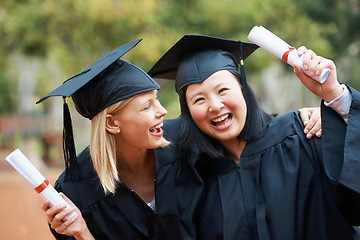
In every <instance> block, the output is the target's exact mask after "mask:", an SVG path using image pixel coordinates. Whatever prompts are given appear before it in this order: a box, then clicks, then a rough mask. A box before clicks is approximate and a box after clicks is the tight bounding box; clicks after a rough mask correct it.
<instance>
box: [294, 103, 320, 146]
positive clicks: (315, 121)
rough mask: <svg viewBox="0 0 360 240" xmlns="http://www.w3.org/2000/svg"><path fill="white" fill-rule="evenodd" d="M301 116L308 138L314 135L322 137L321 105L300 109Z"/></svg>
mask: <svg viewBox="0 0 360 240" xmlns="http://www.w3.org/2000/svg"><path fill="white" fill-rule="evenodd" d="M299 111H300V116H301V119H302V121H303V123H304V125H305V129H304V133H305V134H306V137H307V138H308V139H310V138H312V137H313V136H314V135H315V136H317V137H321V135H322V129H321V114H320V107H317V108H303V109H300V110H299Z"/></svg>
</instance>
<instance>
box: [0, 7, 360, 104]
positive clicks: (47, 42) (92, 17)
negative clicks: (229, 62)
mask: <svg viewBox="0 0 360 240" xmlns="http://www.w3.org/2000/svg"><path fill="white" fill-rule="evenodd" d="M359 12H360V11H359V6H358V5H356V1H350V0H349V1H335V0H317V1H313V0H302V1H299V0H297V1H296V0H252V1H248V0H247V1H245V0H221V1H208V0H182V1H177V0H146V1H143V0H131V1H130V0H128V1H117V0H102V1H98V0H79V1H73V0H61V1H55V0H48V1H41V0H21V1H20V0H17V1H16V0H12V1H2V2H1V3H0V54H1V55H2V56H5V57H3V58H1V59H0V71H1V70H2V71H6V70H7V69H6V68H5V66H6V63H7V61H11V59H10V58H8V57H6V56H9V55H10V54H11V53H12V52H13V51H19V50H20V51H21V52H22V53H24V54H25V55H30V56H42V57H43V58H44V59H50V60H51V61H54V62H56V64H58V65H59V66H60V68H61V69H62V72H63V74H64V76H65V79H63V80H66V78H68V77H71V76H73V75H75V74H77V73H78V72H79V71H81V70H83V69H84V68H85V67H87V66H89V65H90V64H91V63H93V62H94V61H96V60H97V59H98V58H100V57H101V55H102V54H103V53H104V52H106V51H111V50H112V49H114V48H116V47H118V46H120V45H122V44H124V43H127V42H130V41H133V40H135V39H138V38H143V41H142V42H141V43H140V44H139V45H138V46H137V47H136V49H134V50H133V51H131V52H129V53H128V54H126V55H125V56H124V59H125V60H128V61H130V62H132V63H134V64H136V65H138V66H140V67H142V68H143V69H144V70H145V71H147V70H149V69H150V68H151V66H152V65H153V64H154V61H155V60H156V59H158V58H159V57H160V56H161V55H162V54H163V53H164V52H165V51H166V50H167V49H168V48H169V47H170V46H171V45H173V44H174V43H175V42H176V41H177V40H178V39H179V38H180V37H181V36H183V35H184V34H187V33H192V34H204V35H212V36H217V37H223V38H231V39H238V40H242V41H248V40H247V34H248V32H249V31H250V29H251V28H252V27H253V26H255V25H263V26H265V27H267V28H268V29H270V30H271V31H273V32H274V33H275V34H278V35H279V36H280V37H282V38H283V39H284V40H285V41H287V42H288V43H289V44H291V45H293V46H295V47H299V46H301V45H305V46H307V47H308V48H312V49H316V52H317V53H318V54H320V55H323V56H325V57H327V58H331V59H335V60H336V59H337V58H339V56H341V55H342V54H344V55H346V54H347V53H348V50H347V47H348V46H349V45H351V43H352V42H353V41H354V39H356V38H358V37H359V34H360V29H359V24H358V22H359V20H360V17H359ZM358 59H359V57H358V55H357V56H355V58H354V61H353V62H358V61H359V60H358ZM273 61H278V59H276V58H275V57H274V56H272V55H271V54H268V53H267V52H265V51H264V50H261V49H260V50H257V51H256V52H255V53H254V54H253V55H252V56H251V57H250V58H249V59H247V60H246V61H245V63H246V68H247V72H248V73H251V72H258V71H259V70H261V69H263V68H266V67H267V66H268V65H269V64H270V63H272V62H273ZM46 71H47V72H46ZM354 72H356V71H354ZM53 74H54V73H52V72H51V70H49V69H44V70H42V73H41V74H39V79H37V80H38V84H39V88H38V89H37V94H38V95H39V96H37V97H36V98H39V97H41V96H42V94H44V92H46V91H48V90H50V89H51V88H52V87H53V84H50V83H51V81H55V80H54V78H53ZM4 76H5V75H4ZM349 78H350V79H352V78H355V77H354V76H350V77H349ZM55 79H56V78H55ZM0 81H1V83H0V84H2V86H5V82H6V81H10V79H6V78H4V77H3V78H1V80H0ZM168 84H171V83H167V82H166V81H165V82H162V88H163V89H166V88H167V85H168ZM5 87H6V86H5ZM5 87H4V88H3V87H1V89H5ZM1 91H2V92H1V97H3V96H2V95H4V96H6V93H4V92H3V90H1ZM165 95H166V94H165ZM4 98H6V99H10V98H8V97H4ZM176 101H177V96H176V95H175V96H173V95H169V96H166V97H164V99H163V100H162V102H163V103H164V105H167V104H169V106H172V105H171V104H174V102H176Z"/></svg>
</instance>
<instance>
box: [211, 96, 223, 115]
mask: <svg viewBox="0 0 360 240" xmlns="http://www.w3.org/2000/svg"><path fill="white" fill-rule="evenodd" d="M223 107H224V104H223V103H222V101H221V99H219V98H213V99H211V101H210V104H209V112H220V110H221V108H223Z"/></svg>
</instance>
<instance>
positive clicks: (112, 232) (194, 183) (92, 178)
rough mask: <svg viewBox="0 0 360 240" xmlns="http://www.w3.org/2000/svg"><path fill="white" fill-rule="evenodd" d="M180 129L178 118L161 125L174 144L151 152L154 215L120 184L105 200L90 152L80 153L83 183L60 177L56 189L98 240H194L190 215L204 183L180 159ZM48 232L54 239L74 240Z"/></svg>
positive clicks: (193, 227)
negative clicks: (178, 139) (79, 213)
mask: <svg viewBox="0 0 360 240" xmlns="http://www.w3.org/2000/svg"><path fill="white" fill-rule="evenodd" d="M178 127H179V120H167V121H165V123H164V132H165V133H166V135H165V137H166V138H167V139H168V140H170V141H171V142H172V143H171V145H170V146H168V147H166V148H164V149H161V148H159V149H155V150H154V155H155V177H156V183H155V200H156V212H154V211H153V210H152V209H151V208H150V207H148V206H147V204H146V203H145V202H144V201H143V200H142V199H141V198H140V197H139V196H138V195H137V194H136V193H135V192H133V191H132V190H131V189H129V188H128V187H127V186H126V185H125V184H122V183H119V184H118V187H117V189H116V193H115V194H109V195H106V196H105V195H104V192H103V190H102V187H101V185H100V181H99V178H98V177H97V174H96V173H95V171H94V169H93V165H92V162H91V157H90V153H89V149H88V148H86V149H85V150H84V151H83V152H82V153H80V154H79V155H78V162H79V164H80V168H81V175H82V180H81V181H80V182H64V173H63V174H62V175H61V176H60V177H59V179H58V180H57V182H56V183H55V188H56V189H57V190H58V191H59V192H63V193H64V194H65V195H67V196H68V197H69V198H70V199H71V200H72V201H73V202H74V203H75V205H76V206H77V207H78V208H79V209H80V211H81V213H82V216H83V218H84V219H85V221H86V224H87V226H88V228H89V230H90V232H91V233H92V234H93V236H94V237H95V238H96V239H101V240H106V239H112V240H113V239H122V240H123V239H124V240H125V239H171V240H173V239H175V240H176V239H179V240H180V239H196V233H195V225H194V220H193V217H194V211H195V207H196V204H197V202H198V201H199V198H200V195H201V192H202V181H201V180H200V178H199V177H198V176H197V175H196V174H195V172H194V171H193V167H192V166H191V164H188V163H187V162H186V161H182V160H181V159H180V158H179V156H180V154H179V152H178V148H177V146H178V144H177V136H178V133H179V130H178ZM52 232H53V234H54V236H55V237H56V238H57V239H73V238H70V237H67V236H63V235H59V234H56V233H55V232H54V231H53V230H52Z"/></svg>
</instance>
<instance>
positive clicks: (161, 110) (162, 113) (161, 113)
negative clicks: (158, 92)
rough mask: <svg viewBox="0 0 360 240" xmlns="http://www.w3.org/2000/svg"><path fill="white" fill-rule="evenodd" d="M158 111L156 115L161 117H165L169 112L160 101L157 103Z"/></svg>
mask: <svg viewBox="0 0 360 240" xmlns="http://www.w3.org/2000/svg"><path fill="white" fill-rule="evenodd" d="M157 108H158V109H157V111H156V117H158V118H160V117H163V116H165V115H166V114H167V111H166V109H165V108H164V107H163V105H161V103H160V102H158V104H157Z"/></svg>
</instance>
